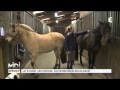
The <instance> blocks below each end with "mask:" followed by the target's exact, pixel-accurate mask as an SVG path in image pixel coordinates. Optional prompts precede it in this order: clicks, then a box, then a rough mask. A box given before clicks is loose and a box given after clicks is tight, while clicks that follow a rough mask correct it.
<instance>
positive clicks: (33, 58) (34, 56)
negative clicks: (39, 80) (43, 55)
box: [31, 54, 37, 75]
mask: <svg viewBox="0 0 120 90" xmlns="http://www.w3.org/2000/svg"><path fill="white" fill-rule="evenodd" d="M36 57H37V54H32V60H31V66H32V67H33V69H35V60H36ZM31 75H35V73H32V74H31Z"/></svg>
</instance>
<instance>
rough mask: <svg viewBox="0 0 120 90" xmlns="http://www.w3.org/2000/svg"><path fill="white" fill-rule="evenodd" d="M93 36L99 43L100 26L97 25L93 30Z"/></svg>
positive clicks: (100, 36)
mask: <svg viewBox="0 0 120 90" xmlns="http://www.w3.org/2000/svg"><path fill="white" fill-rule="evenodd" d="M93 34H94V35H95V39H96V41H97V42H101V38H102V34H101V26H100V25H98V26H97V27H96V28H95V29H94V30H93Z"/></svg>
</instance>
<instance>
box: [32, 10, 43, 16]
mask: <svg viewBox="0 0 120 90" xmlns="http://www.w3.org/2000/svg"><path fill="white" fill-rule="evenodd" d="M43 12H44V11H34V12H33V14H34V15H36V14H38V13H43Z"/></svg>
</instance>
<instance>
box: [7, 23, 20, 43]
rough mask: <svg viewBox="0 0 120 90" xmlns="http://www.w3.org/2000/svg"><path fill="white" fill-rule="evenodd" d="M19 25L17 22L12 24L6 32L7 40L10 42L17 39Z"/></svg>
mask: <svg viewBox="0 0 120 90" xmlns="http://www.w3.org/2000/svg"><path fill="white" fill-rule="evenodd" d="M19 34H20V33H19V27H18V25H17V24H12V23H11V24H10V28H9V30H8V32H7V34H6V37H5V40H7V41H8V42H11V41H13V40H14V39H16V38H17V37H18V36H19Z"/></svg>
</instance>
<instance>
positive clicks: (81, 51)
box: [80, 49, 84, 66]
mask: <svg viewBox="0 0 120 90" xmlns="http://www.w3.org/2000/svg"><path fill="white" fill-rule="evenodd" d="M82 53H83V49H80V64H81V66H84V65H83V63H82Z"/></svg>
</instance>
